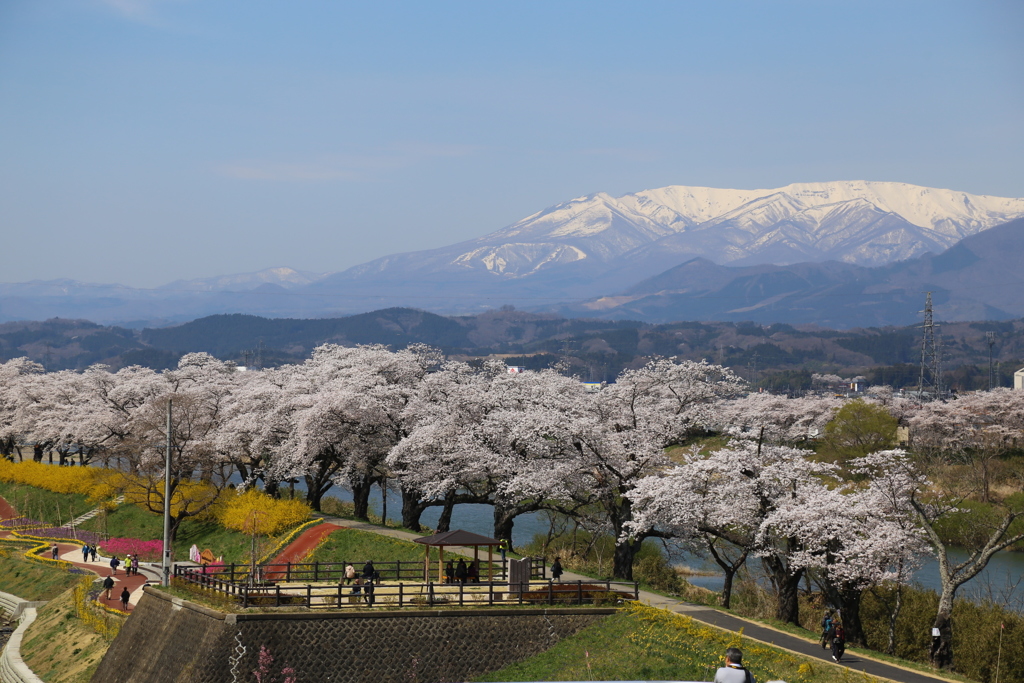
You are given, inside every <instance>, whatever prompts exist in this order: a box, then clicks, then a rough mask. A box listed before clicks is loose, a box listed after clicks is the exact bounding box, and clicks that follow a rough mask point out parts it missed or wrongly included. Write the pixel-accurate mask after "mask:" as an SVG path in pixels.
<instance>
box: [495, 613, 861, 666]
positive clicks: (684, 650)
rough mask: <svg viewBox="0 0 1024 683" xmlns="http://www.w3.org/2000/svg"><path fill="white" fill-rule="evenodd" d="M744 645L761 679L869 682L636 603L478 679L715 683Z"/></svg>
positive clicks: (745, 661) (746, 662)
mask: <svg viewBox="0 0 1024 683" xmlns="http://www.w3.org/2000/svg"><path fill="white" fill-rule="evenodd" d="M737 645H738V646H739V647H740V648H742V649H743V651H744V654H745V656H744V663H745V664H747V665H748V666H750V669H751V671H752V672H753V674H754V676H755V678H756V679H757V680H759V681H765V680H774V679H781V680H785V681H788V682H789V683H832V682H834V681H846V680H850V681H853V680H856V681H860V682H862V683H864V682H865V681H872V680H876V679H872V678H869V677H864V676H862V675H860V674H857V675H856V676H854V675H851V674H850V673H849V670H848V669H844V668H842V667H836V666H832V665H829V664H823V663H821V662H811V661H810V660H807V659H804V658H801V657H797V656H795V655H791V654H789V653H787V652H784V651H782V650H777V649H775V648H771V647H767V646H762V645H760V644H754V643H753V642H751V641H749V640H745V639H740V638H739V636H738V635H737V634H734V633H732V634H731V633H727V632H724V631H719V630H717V629H713V628H710V627H707V626H704V625H702V624H699V623H698V622H695V621H693V620H692V619H690V618H689V617H683V616H679V615H675V614H672V613H670V612H666V611H664V610H657V609H654V608H651V607H636V608H633V609H631V610H625V611H623V612H620V613H618V614H615V615H612V616H610V617H608V618H607V619H603V620H602V621H601V622H599V623H598V624H596V625H594V626H591V627H589V628H587V629H584V630H583V631H580V632H579V633H577V634H576V635H575V636H572V637H571V638H566V639H565V640H563V641H561V642H560V643H558V644H557V645H555V646H554V647H553V648H551V649H550V650H547V651H546V652H543V653H541V654H539V655H536V656H534V657H531V658H529V659H527V660H525V661H522V662H519V663H518V664H513V665H511V666H507V667H505V668H503V669H500V670H498V671H494V672H492V673H490V674H488V675H486V676H483V677H481V678H479V679H478V680H481V681H571V680H575V681H583V680H620V681H630V680H634V681H635V680H696V681H710V680H711V679H713V678H714V675H715V670H716V669H717V668H718V666H720V665H721V661H722V660H721V657H722V653H723V652H724V651H725V648H726V647H730V646H737Z"/></svg>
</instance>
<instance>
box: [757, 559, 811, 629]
mask: <svg viewBox="0 0 1024 683" xmlns="http://www.w3.org/2000/svg"><path fill="white" fill-rule="evenodd" d="M761 564H762V565H763V566H764V567H765V569H767V570H768V575H769V578H770V579H771V582H772V586H773V587H774V588H775V593H776V595H777V598H778V602H777V603H776V607H775V618H776V619H778V620H779V621H783V622H785V623H788V624H794V625H796V626H799V625H800V600H799V594H800V579H802V578H803V575H804V570H803V569H798V570H797V571H796V573H791V572H790V571H789V568H788V567H787V566H786V563H785V562H783V561H782V560H781V559H780V558H779V557H778V556H776V555H768V556H766V557H763V558H762V559H761Z"/></svg>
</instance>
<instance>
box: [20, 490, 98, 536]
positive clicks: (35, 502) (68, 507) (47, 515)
mask: <svg viewBox="0 0 1024 683" xmlns="http://www.w3.org/2000/svg"><path fill="white" fill-rule="evenodd" d="M0 497H3V498H4V499H5V500H6V501H7V502H8V503H10V504H11V505H12V506H13V507H14V508H15V509H16V510H17V511H18V514H20V515H22V516H24V517H31V518H32V519H38V520H40V521H42V522H47V523H49V524H52V525H54V526H58V525H59V524H66V523H67V522H68V521H70V520H71V518H72V516H74V517H79V516H81V515H82V514H84V513H86V512H88V511H89V510H92V509H93V508H94V507H96V506H95V505H93V504H92V503H90V502H89V501H88V500H87V498H86V497H85V496H84V495H82V494H80V493H71V494H68V493H54V492H53V491H47V490H46V489H40V488H36V487H34V486H28V485H26V484H12V483H10V482H0Z"/></svg>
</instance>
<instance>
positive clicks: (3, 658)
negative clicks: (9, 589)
mask: <svg viewBox="0 0 1024 683" xmlns="http://www.w3.org/2000/svg"><path fill="white" fill-rule="evenodd" d="M45 604H46V603H45V602H32V601H30V600H22V599H21V598H19V597H18V596H17V595H11V594H10V593H4V592H3V591H0V610H3V612H4V613H5V614H7V615H10V616H12V617H19V616H20V617H21V620H20V622H19V623H18V628H16V629H15V630H14V633H12V634H11V637H10V639H9V640H8V641H7V645H5V646H4V650H3V652H0V683H42V680H40V678H39V677H38V676H36V675H35V674H34V673H32V669H30V668H28V666H27V665H26V664H25V662H24V661H23V660H22V658H21V640H22V638H23V637H24V636H25V631H26V629H28V627H29V625H31V624H32V622H33V621H35V620H36V607H37V606H40V605H45Z"/></svg>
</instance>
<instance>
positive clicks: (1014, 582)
mask: <svg viewBox="0 0 1024 683" xmlns="http://www.w3.org/2000/svg"><path fill="white" fill-rule="evenodd" d="M328 495H334V496H337V497H339V498H341V499H342V500H351V494H349V493H348V492H347V491H344V490H342V489H338V490H333V489H332V490H331V491H330V493H329V494H328ZM370 508H371V510H373V512H374V514H377V515H379V514H380V510H381V497H380V490H379V489H374V491H373V494H372V495H371V497H370ZM401 509H402V502H401V498H400V497H399V496H398V494H397V493H393V492H390V491H389V492H388V518H389V519H396V518H399V517H400V515H401ZM440 516H441V508H440V506H438V507H432V508H428V509H427V511H426V512H424V513H423V517H422V518H421V521H422V523H423V524H424V525H425V526H428V527H431V528H436V526H437V520H438V517H440ZM451 528H452V529H465V530H466V531H472V532H474V533H478V534H483V535H485V536H490V535H491V534H493V533H494V518H493V508H492V507H491V506H490V505H470V504H462V505H456V506H455V508H454V509H453V511H452V522H451ZM547 532H548V521H547V518H546V516H545V515H544V513H542V512H533V513H528V514H524V515H520V516H519V517H517V518H516V522H515V527H514V528H513V531H512V541H513V545H515V546H523V545H526V544H527V543H529V542H530V541H531V540H533V537H534V536H535V535H537V534H547ZM949 554H950V559H951V560H953V561H957V562H958V561H961V560H963V559H965V558H966V557H967V553H966V552H964V551H962V550H959V549H956V548H954V549H951V550H950V553H949ZM669 559H670V560H671V561H672V562H673V564H675V565H677V566H685V567H688V568H690V569H692V570H695V571H698V572H701V573H702V574H705V573H706V575H698V576H688V577H687V580H688V581H689V582H690V583H692V584H694V585H696V586H702V587H704V588H708V589H710V590H714V591H718V590H721V589H722V583H723V575H722V573H721V570H720V569H719V568H718V565H716V564H715V563H714V561H713V560H711V559H710V558H705V557H700V556H694V555H688V554H686V553H678V552H673V553H670V558H669ZM748 566H749V570H750V571H751V573H752V574H753V575H754V576H760V575H761V571H760V563H759V562H758V561H757V559H756V558H751V559H750V560H748ZM1022 577H1024V553H1020V552H1006V551H1004V552H1000V553H996V554H995V556H994V557H993V558H992V559H991V560H990V561H989V563H988V566H987V567H985V569H984V570H982V572H981V573H980V574H979V575H978V576H976V577H975V578H974V579H972V580H971V581H969V582H967V583H966V584H964V586H963V587H961V588H960V590H959V591H958V593H957V595H958V596H960V597H964V598H969V599H971V600H974V601H982V600H992V601H994V602H997V603H1000V604H1005V605H1008V606H1010V607H1012V608H1013V609H1015V610H1017V611H1019V612H1024V580H1022ZM912 582H913V583H914V584H915V585H916V586H918V587H921V588H925V589H930V590H934V591H938V590H939V588H940V584H939V564H938V561H937V560H936V559H935V558H934V557H929V558H928V559H927V560H926V561H925V562H924V563H923V564H922V566H921V567H920V569H918V570H917V571H916V572H915V573H914V576H913V580H912ZM1018 584H1019V585H1018Z"/></svg>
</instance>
